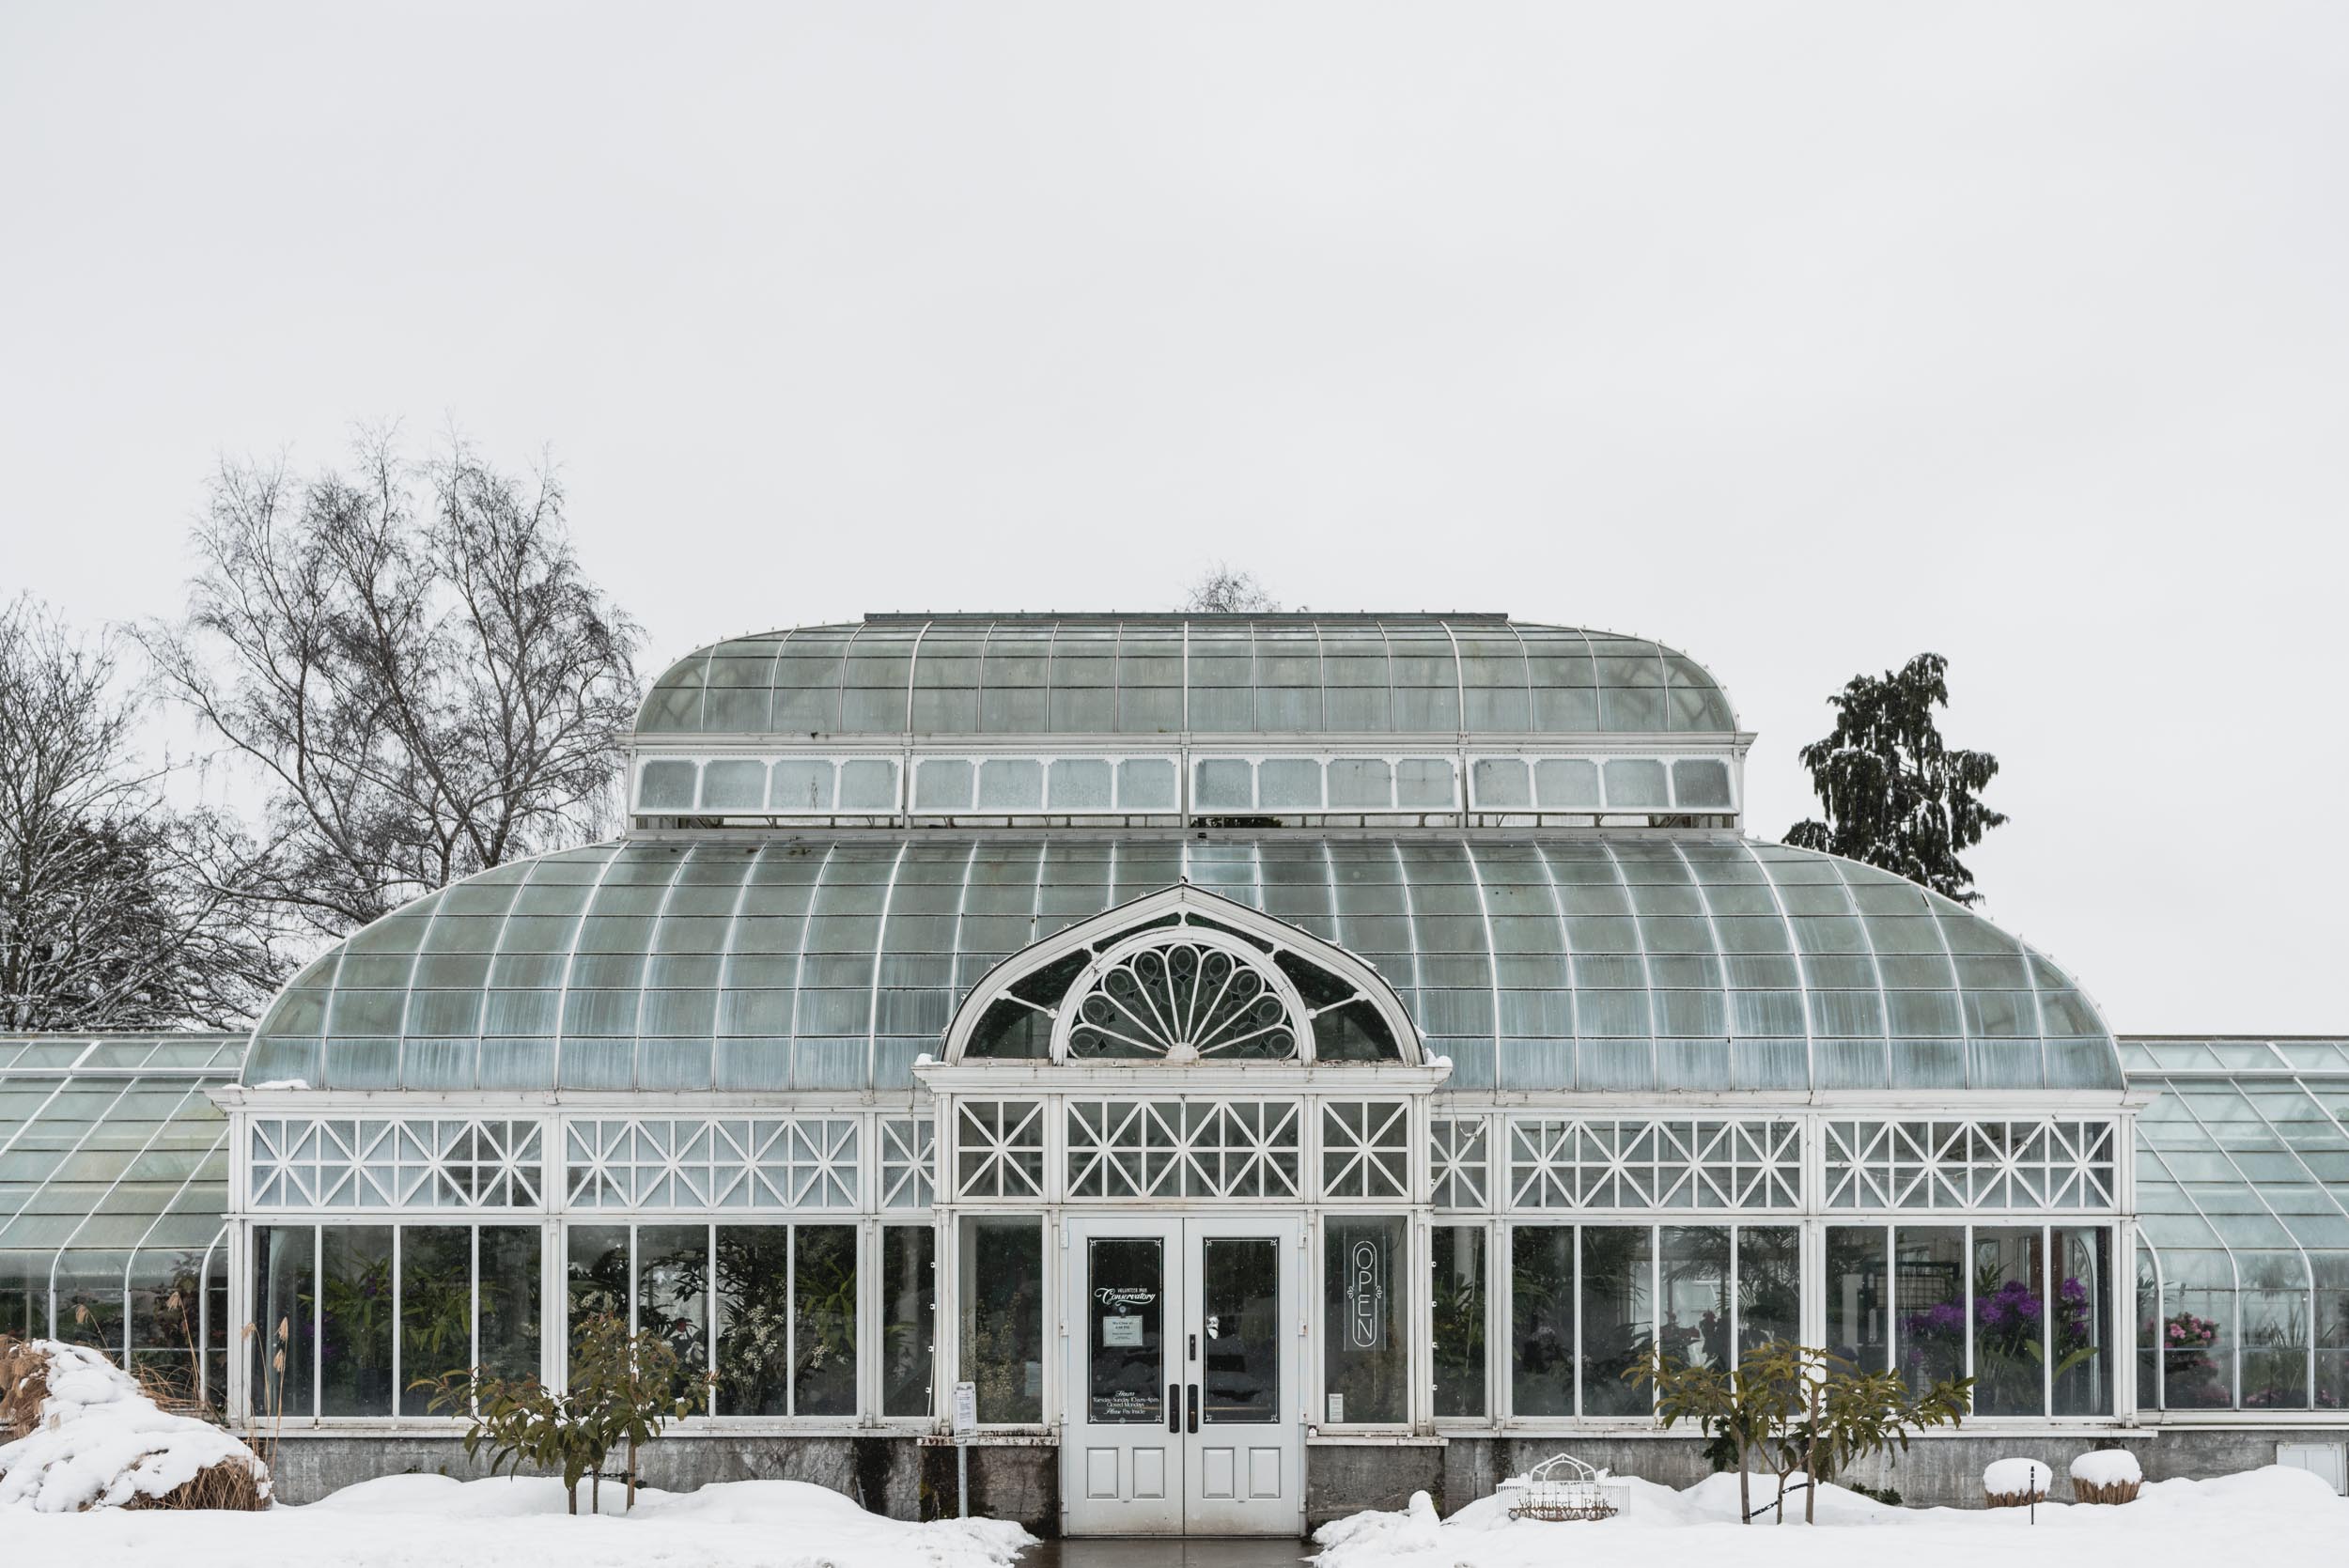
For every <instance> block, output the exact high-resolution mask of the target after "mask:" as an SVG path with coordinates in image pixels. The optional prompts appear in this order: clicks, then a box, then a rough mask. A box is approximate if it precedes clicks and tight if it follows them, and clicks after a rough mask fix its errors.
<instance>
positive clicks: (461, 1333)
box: [397, 1225, 473, 1416]
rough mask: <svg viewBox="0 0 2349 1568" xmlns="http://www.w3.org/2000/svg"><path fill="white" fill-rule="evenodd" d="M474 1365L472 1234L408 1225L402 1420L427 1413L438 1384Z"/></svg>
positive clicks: (402, 1270)
mask: <svg viewBox="0 0 2349 1568" xmlns="http://www.w3.org/2000/svg"><path fill="white" fill-rule="evenodd" d="M472 1365H473V1232H472V1231H471V1230H469V1229H467V1228H466V1227H465V1226H462V1225H409V1226H404V1227H402V1229H401V1231H400V1233H399V1380H400V1383H401V1385H402V1386H401V1387H400V1389H398V1390H397V1393H398V1397H399V1409H400V1414H402V1415H406V1416H421V1415H425V1414H427V1413H428V1407H429V1406H430V1405H431V1403H432V1395H433V1390H432V1389H419V1388H417V1387H416V1386H415V1384H416V1381H417V1379H419V1378H423V1379H427V1380H429V1381H431V1382H435V1383H437V1382H439V1381H440V1379H441V1378H443V1376H445V1375H447V1374H450V1373H452V1372H457V1373H461V1372H463V1371H464V1370H465V1369H466V1368H467V1367H470V1366H472Z"/></svg>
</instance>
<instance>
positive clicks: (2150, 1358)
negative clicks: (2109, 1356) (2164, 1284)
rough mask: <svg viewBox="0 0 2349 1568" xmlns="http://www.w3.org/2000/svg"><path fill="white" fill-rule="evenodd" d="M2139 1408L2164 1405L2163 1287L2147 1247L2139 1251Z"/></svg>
mask: <svg viewBox="0 0 2349 1568" xmlns="http://www.w3.org/2000/svg"><path fill="white" fill-rule="evenodd" d="M2137 1407H2138V1408H2139V1410H2157V1409H2159V1408H2160V1407H2161V1286H2160V1283H2159V1279H2158V1276H2156V1275H2155V1272H2154V1255H2153V1253H2152V1251H2150V1250H2148V1249H2146V1248H2144V1247H2139V1248H2138V1250H2137Z"/></svg>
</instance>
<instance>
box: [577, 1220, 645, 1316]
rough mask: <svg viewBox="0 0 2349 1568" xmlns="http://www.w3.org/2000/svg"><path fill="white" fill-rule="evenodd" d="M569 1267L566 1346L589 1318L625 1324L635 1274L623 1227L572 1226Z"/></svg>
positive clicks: (626, 1234)
mask: <svg viewBox="0 0 2349 1568" xmlns="http://www.w3.org/2000/svg"><path fill="white" fill-rule="evenodd" d="M569 1244H570V1245H569V1250H570V1265H569V1268H568V1271H567V1277H566V1281H565V1284H566V1288H567V1290H568V1295H569V1297H570V1306H569V1311H568V1313H567V1314H566V1321H567V1322H568V1324H569V1327H570V1343H573V1344H577V1343H579V1331H580V1329H581V1327H583V1326H584V1325H585V1323H586V1322H587V1320H588V1319H589V1318H591V1317H616V1318H618V1319H619V1320H620V1321H621V1322H622V1323H626V1322H627V1321H628V1313H629V1301H630V1297H631V1296H634V1295H635V1274H634V1268H633V1265H632V1264H631V1263H630V1259H629V1252H628V1227H627V1226H626V1225H574V1226H572V1227H571V1230H570V1236H569Z"/></svg>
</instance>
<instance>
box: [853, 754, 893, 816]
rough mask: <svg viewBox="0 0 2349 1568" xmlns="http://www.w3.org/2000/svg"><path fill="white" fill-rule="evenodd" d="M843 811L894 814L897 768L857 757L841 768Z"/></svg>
mask: <svg viewBox="0 0 2349 1568" xmlns="http://www.w3.org/2000/svg"><path fill="white" fill-rule="evenodd" d="M840 809H841V810H842V811H895V810H896V809H897V765H896V764H895V763H894V762H889V761H885V760H882V759H879V758H876V757H857V758H854V759H852V760H850V761H848V762H844V763H842V764H841V765H840Z"/></svg>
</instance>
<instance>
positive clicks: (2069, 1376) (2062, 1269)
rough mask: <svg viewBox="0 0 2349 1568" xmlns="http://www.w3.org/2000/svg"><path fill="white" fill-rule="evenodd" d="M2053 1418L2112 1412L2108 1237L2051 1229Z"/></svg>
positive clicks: (2092, 1229) (2080, 1229)
mask: <svg viewBox="0 0 2349 1568" xmlns="http://www.w3.org/2000/svg"><path fill="white" fill-rule="evenodd" d="M2054 1256H2055V1262H2056V1269H2055V1275H2056V1293H2055V1297H2054V1302H2053V1307H2052V1312H2053V1316H2054V1321H2055V1337H2056V1349H2055V1414H2057V1415H2059V1416H2105V1415H2110V1414H2111V1413H2112V1376H2113V1368H2112V1366H2111V1361H2112V1356H2111V1352H2110V1347H2109V1345H2108V1343H2107V1342H2108V1335H2109V1334H2110V1333H2111V1331H2112V1303H2111V1295H2112V1280H2111V1273H2112V1233H2111V1232H2110V1231H2108V1230H2106V1229H2104V1228H2102V1227H2101V1226H2074V1227H2066V1226H2061V1225H2060V1226H2058V1227H2056V1230H2055V1253H2054Z"/></svg>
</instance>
